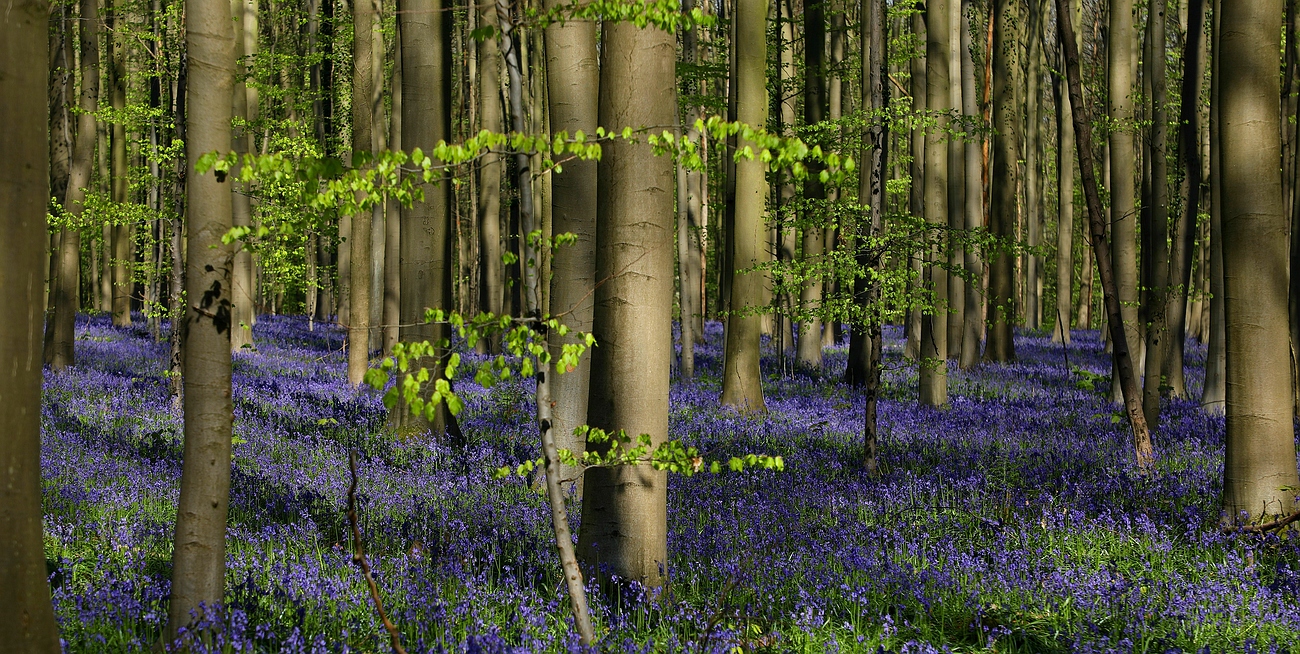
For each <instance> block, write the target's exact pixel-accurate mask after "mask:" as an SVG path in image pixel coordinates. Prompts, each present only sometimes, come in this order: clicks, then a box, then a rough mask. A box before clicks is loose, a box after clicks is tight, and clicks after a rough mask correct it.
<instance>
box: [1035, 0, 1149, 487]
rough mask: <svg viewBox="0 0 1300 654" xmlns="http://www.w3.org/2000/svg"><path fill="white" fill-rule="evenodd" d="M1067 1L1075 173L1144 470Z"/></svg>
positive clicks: (1140, 420) (1063, 36)
mask: <svg viewBox="0 0 1300 654" xmlns="http://www.w3.org/2000/svg"><path fill="white" fill-rule="evenodd" d="M1066 1H1067V0H1056V9H1057V23H1056V24H1057V29H1058V30H1059V31H1060V42H1061V44H1062V46H1063V47H1064V49H1065V72H1066V76H1067V79H1068V81H1069V85H1070V104H1071V106H1073V107H1074V115H1073V119H1074V134H1075V139H1076V143H1077V145H1078V147H1077V151H1078V153H1079V175H1080V177H1081V181H1082V182H1083V193H1084V197H1085V198H1086V199H1087V203H1088V224H1089V227H1090V231H1091V240H1092V248H1093V252H1094V253H1095V254H1096V256H1097V266H1098V268H1099V269H1100V271H1101V288H1102V291H1103V293H1104V296H1105V297H1104V299H1105V303H1106V315H1107V322H1108V324H1109V328H1110V334H1111V341H1112V343H1113V346H1114V359H1115V362H1116V366H1117V367H1118V368H1119V386H1120V388H1121V390H1122V393H1123V395H1124V407H1125V410H1126V411H1127V412H1128V419H1129V426H1130V427H1131V428H1132V431H1133V449H1134V450H1135V452H1136V458H1137V465H1138V469H1139V470H1141V471H1143V472H1148V471H1150V469H1151V467H1152V466H1153V465H1154V463H1155V453H1154V449H1153V448H1152V445H1151V432H1150V431H1149V430H1148V428H1147V424H1146V418H1145V416H1143V413H1142V403H1141V398H1140V395H1139V394H1140V391H1139V390H1138V385H1137V375H1136V373H1135V372H1134V370H1133V359H1132V357H1131V356H1130V355H1129V349H1128V336H1127V335H1126V334H1125V330H1124V325H1123V320H1122V319H1121V318H1120V306H1119V294H1118V292H1117V289H1116V288H1115V279H1114V275H1113V274H1112V273H1111V270H1112V269H1111V263H1112V262H1111V258H1110V248H1109V247H1108V246H1107V244H1106V222H1105V214H1104V213H1103V212H1102V208H1101V195H1100V194H1099V193H1098V192H1097V177H1096V172H1095V171H1094V169H1093V161H1092V128H1091V127H1090V124H1089V122H1088V121H1089V117H1088V115H1087V113H1088V112H1087V105H1086V104H1084V102H1083V83H1082V82H1080V79H1079V78H1080V75H1079V50H1078V48H1077V47H1076V46H1075V40H1074V28H1073V26H1072V25H1071V23H1072V22H1073V20H1072V19H1071V18H1070V14H1069V12H1068V11H1067V10H1066V8H1065V6H1066Z"/></svg>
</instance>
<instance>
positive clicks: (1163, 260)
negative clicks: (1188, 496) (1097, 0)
mask: <svg viewBox="0 0 1300 654" xmlns="http://www.w3.org/2000/svg"><path fill="white" fill-rule="evenodd" d="M1147 39H1148V43H1147V54H1148V55H1149V57H1150V61H1148V62H1144V63H1146V64H1147V65H1146V72H1147V75H1148V77H1149V80H1150V86H1151V97H1150V98H1149V99H1148V101H1149V102H1150V106H1149V111H1150V114H1149V115H1150V117H1151V138H1150V140H1149V141H1148V142H1147V143H1146V145H1147V150H1146V153H1145V155H1146V160H1147V161H1148V162H1149V165H1150V167H1151V182H1150V184H1151V189H1150V195H1151V206H1150V207H1149V208H1148V211H1149V216H1150V221H1151V223H1150V225H1144V229H1145V228H1146V227H1150V231H1151V233H1150V235H1149V236H1148V238H1147V239H1144V240H1145V241H1146V243H1147V244H1148V245H1149V246H1150V248H1151V251H1150V252H1143V253H1142V257H1143V260H1144V261H1145V262H1147V263H1148V264H1149V265H1150V267H1151V268H1150V272H1151V275H1150V276H1151V288H1150V289H1149V292H1148V293H1147V296H1146V299H1147V300H1148V304H1149V306H1148V308H1147V311H1146V314H1147V322H1148V325H1147V329H1146V365H1144V366H1143V369H1144V370H1146V372H1147V374H1146V376H1145V378H1144V379H1143V384H1142V412H1143V413H1145V414H1146V419H1147V425H1149V426H1150V427H1151V428H1152V429H1156V428H1158V427H1159V425H1160V398H1161V396H1162V392H1161V388H1162V387H1163V386H1164V381H1165V380H1164V376H1163V374H1162V373H1163V371H1164V370H1165V357H1166V356H1168V354H1169V322H1168V314H1167V312H1166V309H1167V306H1166V304H1167V302H1166V300H1167V298H1168V296H1169V294H1170V289H1169V280H1170V274H1169V207H1168V200H1169V193H1168V190H1167V189H1168V185H1169V172H1168V168H1169V166H1168V164H1167V163H1166V160H1165V157H1166V146H1167V145H1168V141H1169V119H1168V116H1167V112H1166V111H1165V104H1166V102H1167V101H1168V99H1167V97H1166V86H1167V84H1166V78H1167V66H1166V63H1165V2H1164V0H1151V3H1150V5H1149V8H1148V19H1147Z"/></svg>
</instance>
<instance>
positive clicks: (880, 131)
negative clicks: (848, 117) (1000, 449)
mask: <svg viewBox="0 0 1300 654" xmlns="http://www.w3.org/2000/svg"><path fill="white" fill-rule="evenodd" d="M860 9H861V16H862V38H861V43H862V57H861V59H862V80H863V84H862V87H861V88H862V107H863V108H864V109H867V108H869V109H870V111H871V112H872V115H873V116H874V117H875V118H874V120H872V121H871V122H869V123H868V127H867V133H866V135H865V136H866V138H864V139H863V144H862V173H861V175H860V177H859V182H858V203H859V204H866V205H867V212H866V215H865V216H860V217H859V218H858V221H859V222H858V233H857V243H856V247H857V252H856V260H857V264H858V267H859V268H860V270H859V271H858V275H859V276H858V277H856V278H855V279H854V286H853V293H854V296H855V298H854V299H855V301H856V303H857V304H858V308H859V310H860V311H861V313H862V317H861V321H860V323H859V324H856V325H854V326H853V328H852V329H853V332H852V333H851V334H850V338H851V339H856V342H857V343H858V348H859V349H858V350H857V352H860V353H861V354H860V356H861V358H862V359H863V363H862V365H861V366H860V368H861V375H860V383H861V384H862V387H863V389H862V390H863V395H864V396H865V397H864V402H863V404H864V408H863V433H862V446H863V447H862V467H863V469H864V470H865V471H866V472H867V474H868V475H870V476H872V477H875V476H876V475H877V474H878V471H879V468H880V462H879V450H880V448H879V442H880V438H879V429H878V425H877V406H878V404H879V400H880V359H881V354H882V352H883V344H882V339H881V320H880V317H879V315H877V314H876V308H877V307H876V305H877V304H878V303H879V301H880V286H879V284H877V283H874V282H872V281H871V280H870V278H869V277H868V275H869V274H870V273H869V271H872V270H879V269H880V268H881V266H882V265H883V262H882V256H881V255H882V253H883V249H882V248H879V247H878V246H877V245H876V243H874V242H873V241H874V240H875V239H876V238H877V237H879V236H880V235H881V234H882V233H883V232H884V226H885V225H884V201H885V165H886V163H887V161H888V154H889V153H888V152H887V148H888V144H889V140H888V136H889V134H888V129H887V127H886V125H885V122H884V120H883V116H881V115H880V114H881V112H883V111H884V109H885V107H887V106H888V104H889V98H888V87H887V86H886V84H885V78H886V74H887V73H888V69H887V68H886V66H888V65H889V64H888V61H889V58H888V56H887V53H886V50H887V48H888V41H887V40H886V38H885V15H886V13H887V11H888V8H887V7H886V3H885V0H861V5H860ZM853 343H854V341H853V340H851V341H850V344H849V349H850V352H852V351H853ZM849 359H850V366H849V369H850V370H852V369H853V368H854V366H853V363H852V362H853V361H854V357H853V356H852V354H850V357H849ZM846 375H847V373H846ZM850 381H858V379H851V380H850Z"/></svg>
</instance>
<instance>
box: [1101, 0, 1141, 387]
mask: <svg viewBox="0 0 1300 654" xmlns="http://www.w3.org/2000/svg"><path fill="white" fill-rule="evenodd" d="M1133 11H1134V9H1133V0H1112V2H1111V6H1110V34H1111V38H1110V40H1109V42H1108V43H1107V48H1106V65H1107V68H1108V71H1109V72H1108V74H1107V82H1108V87H1109V90H1110V96H1109V101H1108V104H1107V111H1108V114H1109V117H1110V121H1111V125H1112V129H1111V132H1110V214H1111V219H1110V241H1111V251H1112V252H1114V259H1113V263H1114V266H1115V270H1114V271H1113V272H1114V276H1115V286H1116V289H1115V291H1116V293H1118V294H1119V305H1120V315H1121V317H1123V319H1124V333H1125V334H1126V335H1127V337H1128V342H1129V343H1131V344H1132V345H1133V347H1134V348H1138V347H1139V344H1140V343H1142V333H1141V331H1140V330H1139V325H1138V289H1137V286H1138V279H1137V210H1136V207H1134V205H1133V193H1134V183H1133V180H1134V175H1135V174H1136V167H1135V163H1134V161H1135V153H1134V143H1133V130H1134V129H1135V126H1134V123H1133V120H1134V114H1133V105H1134V99H1133V63H1134V61H1133V60H1134V56H1133V49H1134V48H1133V42H1132V39H1130V38H1125V37H1124V36H1123V35H1125V34H1133V33H1134V29H1135V27H1134V25H1133ZM1139 354H1140V352H1139ZM1138 360H1139V361H1141V360H1143V358H1142V357H1141V356H1139V357H1138ZM1111 369H1112V374H1111V379H1119V375H1118V374H1117V371H1116V370H1115V364H1114V361H1113V359H1112V363H1111ZM1139 373H1140V371H1139ZM1122 399H1123V398H1122V397H1121V394H1120V390H1119V384H1115V383H1112V384H1111V400H1112V401H1115V402H1120V401H1122Z"/></svg>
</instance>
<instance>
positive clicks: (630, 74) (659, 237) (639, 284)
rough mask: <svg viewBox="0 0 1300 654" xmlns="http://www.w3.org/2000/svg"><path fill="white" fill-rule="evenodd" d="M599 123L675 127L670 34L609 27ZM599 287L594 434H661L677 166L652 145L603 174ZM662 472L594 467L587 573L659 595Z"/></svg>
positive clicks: (626, 147) (585, 524)
mask: <svg viewBox="0 0 1300 654" xmlns="http://www.w3.org/2000/svg"><path fill="white" fill-rule="evenodd" d="M601 42H602V50H603V52H604V59H603V61H602V65H601V71H600V123H601V124H602V125H603V126H605V127H606V128H607V129H613V130H621V127H622V126H624V125H671V124H672V119H673V114H674V112H675V111H676V108H677V104H676V90H675V89H676V80H675V73H674V68H675V66H674V64H675V58H676V57H675V55H676V43H675V39H674V38H673V35H672V34H670V33H668V32H664V31H662V30H659V29H656V28H652V27H647V28H644V29H639V28H637V27H636V26H635V25H633V24H631V23H626V22H619V23H605V25H604V27H603V35H602V39H601ZM599 178H600V190H599V200H598V203H599V213H598V220H599V223H598V225H597V229H596V278H597V279H600V280H602V284H601V285H600V286H599V287H598V288H597V289H596V304H595V310H594V316H593V327H592V330H593V332H594V333H595V336H596V342H597V347H596V349H595V352H593V354H592V357H591V405H590V414H591V417H592V420H591V422H592V425H593V426H595V427H600V428H602V429H606V430H619V429H622V430H626V432H627V433H628V434H629V435H631V436H632V437H633V438H636V437H637V436H638V435H640V434H648V435H649V436H650V440H651V443H652V445H658V444H659V443H661V442H663V441H664V440H665V439H666V438H667V436H668V362H669V360H670V354H671V352H672V322H671V321H672V293H673V290H672V289H673V193H672V188H673V165H672V161H671V160H669V159H667V158H664V157H655V156H654V154H653V153H652V152H651V149H650V146H649V145H648V144H644V143H640V144H633V143H621V142H617V141H615V142H613V143H611V144H610V145H609V146H608V147H606V148H605V152H604V156H603V157H602V158H601V161H600V165H599ZM667 481H668V480H667V478H666V473H664V472H659V471H655V470H654V469H652V468H651V467H649V466H618V467H615V468H599V469H594V470H591V471H589V472H588V473H587V480H586V488H585V489H584V491H583V503H582V532H581V535H580V536H579V539H578V550H579V555H580V557H581V558H582V559H583V560H584V561H586V562H587V563H588V564H590V565H591V566H593V567H592V569H599V570H603V571H607V572H608V573H609V574H613V575H617V576H618V577H620V578H621V579H623V580H626V581H637V582H641V583H643V584H645V585H647V586H651V587H656V586H659V585H660V584H661V583H662V581H663V579H664V574H665V566H666V565H667V564H668V553H667V548H668V524H667V491H668V488H667Z"/></svg>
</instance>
